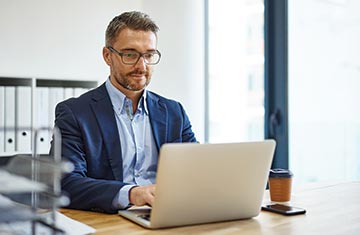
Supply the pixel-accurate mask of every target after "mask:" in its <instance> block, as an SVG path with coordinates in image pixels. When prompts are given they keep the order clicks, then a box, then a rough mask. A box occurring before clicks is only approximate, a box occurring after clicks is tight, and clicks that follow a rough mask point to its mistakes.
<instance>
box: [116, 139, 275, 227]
mask: <svg viewBox="0 0 360 235" xmlns="http://www.w3.org/2000/svg"><path fill="white" fill-rule="evenodd" d="M274 150H275V141H274V140H265V141H260V142H244V143H225V144H195V143H178V144H164V145H163V146H162V147H161V149H160V155H159V164H158V172H157V178H156V191H155V202H154V204H153V207H152V208H150V207H132V208H129V209H127V210H120V211H119V214H120V215H121V216H123V217H126V218H127V219H129V220H132V221H134V222H136V223H138V224H140V225H142V226H144V227H146V228H152V229H155V228H164V227H175V226H183V225H191V224H200V223H211V222H219V221H228V220H237V219H247V218H251V217H254V216H257V215H258V214H259V212H260V207H261V203H262V200H263V194H264V191H265V187H266V183H267V178H268V174H269V170H270V166H271V162H272V158H273V155H274Z"/></svg>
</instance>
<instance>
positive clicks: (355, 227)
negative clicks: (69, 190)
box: [61, 181, 360, 235]
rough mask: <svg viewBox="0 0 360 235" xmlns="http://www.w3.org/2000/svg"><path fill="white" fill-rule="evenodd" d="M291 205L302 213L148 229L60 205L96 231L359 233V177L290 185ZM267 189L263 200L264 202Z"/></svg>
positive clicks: (157, 232) (155, 232) (112, 217)
mask: <svg viewBox="0 0 360 235" xmlns="http://www.w3.org/2000/svg"><path fill="white" fill-rule="evenodd" d="M293 191H294V192H293V193H292V198H291V203H290V204H291V205H293V206H297V207H302V208H305V209H306V210H307V212H306V214H305V215H296V216H283V215H279V214H275V213H271V212H265V211H262V212H261V213H260V215H259V216H257V217H255V218H252V219H247V220H237V221H230V222H221V223H212V224H203V225H193V226H184V227H178V228H169V229H160V230H148V229H145V228H142V227H140V226H138V225H136V224H134V223H132V222H130V221H128V220H126V219H124V218H122V217H120V216H119V215H107V214H101V213H95V212H88V211H79V210H71V209H61V212H62V213H63V214H65V215H67V216H69V217H70V218H73V219H75V220H78V221H80V222H83V223H85V224H87V225H89V226H92V227H94V228H95V229H96V234H100V235H101V234H102V235H105V234H106V235H110V234H139V235H140V234H226V235H229V234H320V235H325V234H326V235H329V234H360V181H355V182H342V183H322V184H311V185H307V186H306V187H304V188H302V189H300V188H299V189H293ZM268 201H269V199H268V192H266V193H265V197H264V203H267V202H268Z"/></svg>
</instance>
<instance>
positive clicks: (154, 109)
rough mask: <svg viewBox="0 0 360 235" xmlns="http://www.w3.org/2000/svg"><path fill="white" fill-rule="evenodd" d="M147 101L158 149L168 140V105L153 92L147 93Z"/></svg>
mask: <svg viewBox="0 0 360 235" xmlns="http://www.w3.org/2000/svg"><path fill="white" fill-rule="evenodd" d="M146 96H147V97H146V102H147V106H148V110H149V117H150V123H151V127H152V131H153V135H154V138H155V142H156V146H157V149H158V151H159V150H160V146H161V145H162V144H164V143H165V142H166V136H167V122H166V120H167V119H168V112H167V109H166V106H165V105H164V104H163V103H161V102H160V101H159V99H158V98H157V97H156V96H154V95H153V94H152V93H151V92H147V94H146Z"/></svg>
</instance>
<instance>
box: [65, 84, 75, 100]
mask: <svg viewBox="0 0 360 235" xmlns="http://www.w3.org/2000/svg"><path fill="white" fill-rule="evenodd" d="M71 97H74V88H72V87H65V88H64V100H66V99H69V98H71Z"/></svg>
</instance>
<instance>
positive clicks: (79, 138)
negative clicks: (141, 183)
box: [52, 102, 124, 213]
mask: <svg viewBox="0 0 360 235" xmlns="http://www.w3.org/2000/svg"><path fill="white" fill-rule="evenodd" d="M55 115H56V120H55V125H56V126H57V127H58V128H59V129H60V131H61V136H62V156H63V157H64V158H65V159H67V160H68V161H70V162H72V163H73V164H74V167H75V169H74V171H73V172H72V173H70V174H68V175H66V176H65V177H64V178H63V179H62V183H61V184H62V189H63V190H64V191H65V192H67V193H68V194H69V197H70V200H71V202H70V205H69V206H68V207H69V208H74V209H82V210H92V211H99V212H106V213H116V211H117V210H116V208H114V207H113V206H112V201H113V199H114V198H115V196H116V195H117V193H118V192H119V190H120V188H121V187H122V186H124V183H122V182H120V181H117V180H114V179H111V176H109V177H104V178H103V179H102V178H93V177H91V176H89V172H88V167H89V166H88V165H89V164H91V162H92V161H96V159H90V158H95V157H96V156H94V155H92V154H90V153H88V152H87V150H86V147H85V146H87V145H91V143H86V141H88V140H86V134H84V132H85V131H84V126H82V125H83V124H80V123H79V121H78V120H77V117H76V116H75V114H74V111H73V110H72V108H70V106H68V105H67V103H66V102H62V103H59V104H58V105H57V107H56V110H55ZM99 135H100V133H99ZM52 144H53V141H52ZM52 148H53V146H52ZM99 167H100V166H99ZM101 167H103V168H104V166H101ZM105 168H106V167H105ZM94 170H95V171H96V169H94ZM108 170H109V171H111V170H110V169H108Z"/></svg>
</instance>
